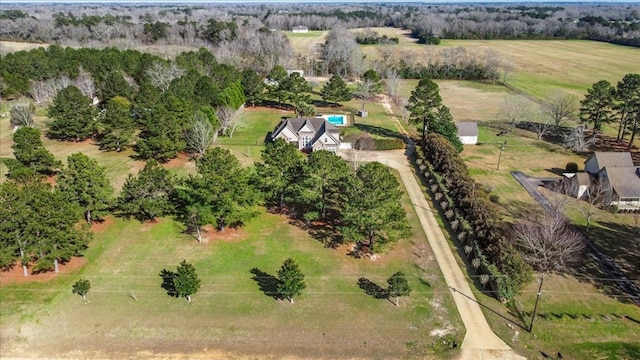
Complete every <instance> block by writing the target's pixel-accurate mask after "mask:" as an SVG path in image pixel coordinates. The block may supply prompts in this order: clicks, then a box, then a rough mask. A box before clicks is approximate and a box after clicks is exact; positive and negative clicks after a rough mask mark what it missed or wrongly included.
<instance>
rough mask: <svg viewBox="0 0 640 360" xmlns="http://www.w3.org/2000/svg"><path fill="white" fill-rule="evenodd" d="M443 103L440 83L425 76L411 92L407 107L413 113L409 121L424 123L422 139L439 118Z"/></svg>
mask: <svg viewBox="0 0 640 360" xmlns="http://www.w3.org/2000/svg"><path fill="white" fill-rule="evenodd" d="M441 105H442V98H441V97H440V91H439V90H438V84H436V83H435V82H433V81H431V79H428V78H423V79H421V80H420V82H419V83H418V86H416V88H415V89H414V90H413V91H412V92H411V97H410V98H409V104H408V105H407V106H406V109H407V110H409V112H410V113H411V114H410V116H409V121H410V122H412V123H415V124H419V123H422V139H424V138H425V136H426V134H427V133H428V132H429V126H430V125H431V124H432V123H433V122H434V121H435V120H436V119H437V110H438V108H439V107H440V106H441Z"/></svg>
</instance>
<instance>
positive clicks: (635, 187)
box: [602, 166, 640, 198]
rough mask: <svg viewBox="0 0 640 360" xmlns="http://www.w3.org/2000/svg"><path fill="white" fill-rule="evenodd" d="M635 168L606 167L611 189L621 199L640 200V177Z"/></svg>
mask: <svg viewBox="0 0 640 360" xmlns="http://www.w3.org/2000/svg"><path fill="white" fill-rule="evenodd" d="M637 169H638V168H636V167H635V166H629V167H615V166H614V167H605V168H604V169H602V171H606V173H607V177H608V178H609V184H610V185H611V188H613V190H614V191H615V192H616V193H617V194H618V196H619V197H621V198H640V176H638V173H637V171H638V170H637Z"/></svg>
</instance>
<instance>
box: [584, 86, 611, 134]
mask: <svg viewBox="0 0 640 360" xmlns="http://www.w3.org/2000/svg"><path fill="white" fill-rule="evenodd" d="M614 91H615V89H614V88H613V86H611V84H610V83H609V82H608V81H606V80H600V81H598V82H597V83H595V84H593V85H592V86H591V88H589V89H587V95H586V96H585V97H584V99H583V100H582V101H581V102H580V105H581V107H580V119H581V120H582V121H583V122H586V123H587V124H589V123H590V124H592V126H593V139H595V138H596V134H597V133H598V131H600V130H602V126H603V125H604V124H606V123H610V122H612V121H613V120H614V115H613V94H614Z"/></svg>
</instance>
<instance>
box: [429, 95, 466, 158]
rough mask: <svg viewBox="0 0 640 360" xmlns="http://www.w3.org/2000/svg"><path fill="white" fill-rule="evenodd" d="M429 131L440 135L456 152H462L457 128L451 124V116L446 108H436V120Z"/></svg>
mask: <svg viewBox="0 0 640 360" xmlns="http://www.w3.org/2000/svg"><path fill="white" fill-rule="evenodd" d="M431 129H432V131H433V132H436V133H438V134H441V135H442V136H444V137H445V138H446V139H447V140H449V142H450V143H451V144H452V145H453V146H454V147H455V148H456V150H458V152H461V151H462V150H463V146H462V141H460V138H459V137H458V128H457V127H456V124H455V123H454V122H453V117H452V116H451V112H449V108H448V107H446V106H444V105H442V106H440V107H439V108H438V112H437V113H436V118H435V119H434V121H433V125H432V126H431Z"/></svg>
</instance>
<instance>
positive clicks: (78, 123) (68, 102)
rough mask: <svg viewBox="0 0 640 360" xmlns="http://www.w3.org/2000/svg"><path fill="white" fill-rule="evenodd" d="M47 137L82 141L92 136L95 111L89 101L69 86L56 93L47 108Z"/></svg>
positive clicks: (75, 88) (73, 87)
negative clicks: (49, 119) (48, 120)
mask: <svg viewBox="0 0 640 360" xmlns="http://www.w3.org/2000/svg"><path fill="white" fill-rule="evenodd" d="M48 115H49V117H50V118H51V119H53V120H52V121H50V122H49V123H47V128H48V131H47V135H48V136H50V137H52V138H54V139H58V140H65V141H82V140H85V139H87V138H88V137H90V136H91V135H93V133H94V130H95V126H94V117H95V110H94V108H93V106H92V102H91V99H89V98H88V97H86V96H84V95H82V92H80V90H79V89H78V88H77V87H75V86H69V87H66V88H64V89H62V90H60V91H59V92H58V94H57V95H56V97H55V98H54V99H53V103H52V104H51V105H50V106H49V109H48Z"/></svg>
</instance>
